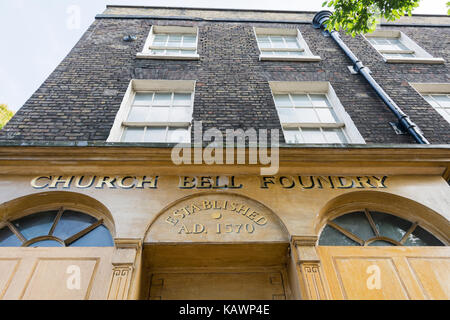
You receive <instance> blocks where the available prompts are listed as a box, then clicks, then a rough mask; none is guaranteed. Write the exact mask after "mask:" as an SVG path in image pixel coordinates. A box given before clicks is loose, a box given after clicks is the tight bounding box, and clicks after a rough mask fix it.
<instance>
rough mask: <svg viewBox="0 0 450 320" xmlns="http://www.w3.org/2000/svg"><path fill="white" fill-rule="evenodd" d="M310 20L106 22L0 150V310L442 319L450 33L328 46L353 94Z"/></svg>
mask: <svg viewBox="0 0 450 320" xmlns="http://www.w3.org/2000/svg"><path fill="white" fill-rule="evenodd" d="M314 17H316V18H317V17H318V16H317V15H316V14H315V13H312V12H283V11H263V10H230V9H188V8H161V7H133V6H108V7H107V8H106V10H105V12H104V13H103V14H100V15H98V16H97V17H96V19H95V21H94V22H93V24H92V25H91V26H90V27H89V29H88V30H87V31H86V33H85V34H84V35H83V37H82V38H81V39H80V41H79V42H78V43H77V44H76V45H75V47H74V48H73V49H72V50H71V52H70V53H69V54H68V55H67V57H66V58H65V59H64V60H63V61H62V62H61V64H60V65H59V66H58V67H57V68H56V69H55V71H54V72H53V73H52V74H51V75H50V76H49V78H48V79H47V80H46V81H45V82H44V83H43V84H42V86H41V87H40V88H39V89H38V90H37V91H36V92H35V93H34V94H33V96H32V97H31V98H30V99H29V100H28V101H27V102H26V103H25V105H24V106H23V107H22V108H21V109H20V110H19V111H18V112H17V114H16V115H15V116H14V117H13V119H12V120H11V121H10V122H9V123H8V124H7V125H6V127H5V128H4V129H3V130H1V131H0V267H1V270H2V274H0V299H55V298H64V299H155V300H159V299H391V300H392V299H449V298H450V294H449V292H450V289H449V288H450V283H449V281H448V274H449V271H450V262H449V261H450V251H449V249H448V248H449V247H448V245H449V244H450V240H449V239H450V223H449V219H450V188H449V185H448V180H449V179H450V146H449V144H450V120H449V119H450V79H449V74H450V73H449V65H448V62H449V61H450V46H449V41H450V40H449V39H450V22H449V21H450V18H449V17H446V16H426V15H413V16H412V17H402V18H401V19H400V20H398V21H397V22H395V23H382V24H381V25H380V26H379V28H378V29H377V31H375V33H374V34H372V35H359V36H356V37H354V38H352V37H350V36H346V35H343V34H341V38H342V40H343V42H344V44H345V45H346V46H348V48H349V49H350V50H351V51H352V52H353V54H354V55H355V56H356V57H357V58H359V59H360V61H361V62H362V63H363V64H364V65H365V66H366V67H368V68H369V69H370V75H369V76H367V75H364V74H365V73H364V72H366V71H367V68H365V69H364V70H365V71H361V70H362V69H358V68H361V65H360V63H359V62H357V63H355V64H354V66H353V62H352V61H351V60H350V58H349V55H348V54H346V53H345V52H344V51H343V50H342V46H341V45H340V44H339V42H338V41H337V40H336V38H335V37H334V36H330V33H326V32H324V31H323V30H321V29H316V28H313V26H312V21H313V18H314ZM316 26H317V25H316ZM331 35H333V33H332V34H331ZM355 66H356V67H355ZM355 68H356V69H355ZM370 77H373V81H374V82H376V83H378V84H379V85H380V86H381V87H382V88H383V89H384V91H385V93H386V94H387V95H388V96H389V99H390V100H389V99H388V100H389V101H391V102H390V103H391V105H392V104H394V105H396V106H398V107H399V108H400V109H401V110H402V111H403V112H404V115H403V117H402V119H403V120H404V119H405V117H409V118H410V119H411V121H412V122H413V123H415V124H416V125H417V126H416V127H415V126H412V127H411V128H409V129H408V128H405V127H401V126H399V125H397V124H396V123H397V122H398V121H399V117H401V114H400V113H399V112H398V111H397V114H395V113H394V112H391V110H390V109H389V108H388V106H387V105H389V103H387V104H385V102H383V99H387V98H383V99H382V97H386V95H385V96H383V95H381V94H377V92H376V91H375V90H374V85H373V84H372V85H371V84H370V81H368V80H366V79H369V78H370ZM197 121H201V123H202V125H203V129H204V130H206V129H218V131H219V132H222V133H226V132H227V130H229V129H231V130H233V131H235V130H238V129H243V130H251V129H256V130H259V129H268V130H273V129H278V130H279V132H280V133H282V134H281V135H280V137H279V140H280V145H279V149H270V155H271V156H272V158H271V160H274V157H276V159H277V172H276V173H269V174H265V173H262V171H261V167H264V165H266V163H263V164H264V165H259V164H255V163H250V162H245V163H240V162H237V163H228V164H224V163H220V162H215V163H208V162H207V161H206V160H205V161H203V162H202V161H200V162H194V163H184V164H182V165H179V164H177V163H176V162H175V161H174V157H173V154H172V152H173V150H174V149H173V147H175V143H176V142H184V143H187V145H189V142H193V138H194V136H195V131H194V130H191V127H192V125H193V124H194V123H195V122H197ZM407 130H409V133H408V132H406V131H407ZM402 131H403V133H402ZM216 132H217V130H216ZM399 133H401V134H399ZM414 133H415V134H417V135H418V136H420V135H422V134H423V136H424V137H425V138H424V140H423V141H422V142H424V143H417V142H416V141H418V138H417V136H415V135H414ZM427 141H428V142H430V143H429V144H428V143H426V142H427ZM203 142H205V141H203ZM275 145H276V144H275ZM238 149H239V148H236V149H233V150H235V151H236V152H237V151H239V150H238ZM189 152H190V151H189ZM245 152H246V154H245V155H247V154H249V153H250V152H251V151H250V149H249V148H247V149H245ZM260 155H261V153H260ZM234 156H235V154H234V153H233V160H234ZM203 160H204V159H203ZM261 163H262V162H261ZM272 164H273V163H272ZM29 247H40V248H29ZM56 247H61V248H56ZM77 268H78V269H77ZM74 270H75V271H74ZM76 270H80V272H81V273H79V274H81V275H82V279H81V280H80V281H81V282H79V284H80V285H79V288H78V289H77V290H73V288H72V287H71V286H73V285H74V283H75V284H76V283H77V280H76V278H73V277H72V275H73V276H74V277H76V274H77V272H76ZM430 270H433V272H430ZM68 275H70V276H71V278H70V279H71V281H75V282H70V283H71V284H70V285H69V282H68V281H66V280H67V279H66V278H67V277H68ZM372 276H373V277H372ZM368 277H369V278H370V279H369V278H368ZM74 279H75V280H74ZM374 279H375V280H374ZM377 279H378V280H379V281H378V280H377ZM380 279H381V280H380ZM369 280H370V281H369ZM186 284H187V285H186Z"/></svg>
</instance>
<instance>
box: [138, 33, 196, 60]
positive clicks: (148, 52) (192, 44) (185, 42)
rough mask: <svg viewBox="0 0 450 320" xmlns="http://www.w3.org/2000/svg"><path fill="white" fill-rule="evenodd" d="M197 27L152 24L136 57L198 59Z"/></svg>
mask: <svg viewBox="0 0 450 320" xmlns="http://www.w3.org/2000/svg"><path fill="white" fill-rule="evenodd" d="M197 42H198V28H197V27H177V26H152V28H151V30H150V33H149V36H148V38H147V41H146V42H145V45H144V49H143V51H142V52H140V53H138V54H137V57H138V58H152V59H188V60H189V59H198V58H199V55H198V54H197Z"/></svg>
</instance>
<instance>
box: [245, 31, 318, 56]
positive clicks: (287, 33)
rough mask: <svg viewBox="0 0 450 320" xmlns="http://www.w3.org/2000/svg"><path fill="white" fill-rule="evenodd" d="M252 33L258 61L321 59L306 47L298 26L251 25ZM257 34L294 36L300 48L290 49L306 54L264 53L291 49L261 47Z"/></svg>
mask: <svg viewBox="0 0 450 320" xmlns="http://www.w3.org/2000/svg"><path fill="white" fill-rule="evenodd" d="M253 33H254V35H255V40H256V44H257V46H258V49H259V60H260V61H305V62H306V61H310V62H315V61H321V60H322V59H321V58H320V57H319V56H316V55H314V54H313V53H312V52H311V50H310V49H309V47H308V44H307V43H306V41H305V39H303V36H302V34H301V32H300V30H299V29H298V28H295V29H288V28H257V27H253ZM258 36H295V37H296V39H297V43H298V45H299V49H300V50H292V51H303V52H305V53H306V54H305V55H303V56H283V55H272V56H268V55H264V54H263V52H265V51H291V50H289V49H281V50H273V49H274V48H269V49H268V48H261V46H260V44H259V41H258Z"/></svg>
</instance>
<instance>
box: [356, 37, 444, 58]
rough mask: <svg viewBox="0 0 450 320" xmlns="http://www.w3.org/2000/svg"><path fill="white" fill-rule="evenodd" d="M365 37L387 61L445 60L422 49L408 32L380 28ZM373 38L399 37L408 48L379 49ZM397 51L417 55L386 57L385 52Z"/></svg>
mask: <svg viewBox="0 0 450 320" xmlns="http://www.w3.org/2000/svg"><path fill="white" fill-rule="evenodd" d="M363 38H364V39H366V41H367V42H368V43H369V44H370V45H371V46H372V48H374V49H375V50H376V51H377V52H378V53H379V54H380V55H381V56H382V57H383V60H384V62H386V63H423V64H443V63H445V60H444V59H443V58H435V57H433V56H432V55H431V54H429V53H428V52H427V51H425V50H424V49H422V48H421V47H420V46H419V45H418V44H417V43H416V42H415V41H413V40H412V39H411V38H409V37H408V36H407V35H406V34H404V33H403V32H401V31H399V30H384V29H378V30H375V31H374V32H372V33H368V34H365V35H363ZM371 38H381V39H385V38H391V39H398V40H399V41H400V43H402V44H403V45H404V46H405V47H406V48H407V50H379V49H377V48H376V47H375V45H374V44H372V43H371V42H370V40H369V39H371ZM389 53H391V54H395V53H405V54H408V53H413V54H415V55H416V56H415V57H395V58H394V57H390V58H389V57H386V56H385V54H389Z"/></svg>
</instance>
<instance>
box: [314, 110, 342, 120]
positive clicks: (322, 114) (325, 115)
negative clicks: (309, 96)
mask: <svg viewBox="0 0 450 320" xmlns="http://www.w3.org/2000/svg"><path fill="white" fill-rule="evenodd" d="M316 111H317V114H318V115H319V119H320V122H324V123H336V122H337V117H336V115H335V114H334V111H333V110H331V109H328V108H327V109H325V108H318V109H316Z"/></svg>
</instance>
